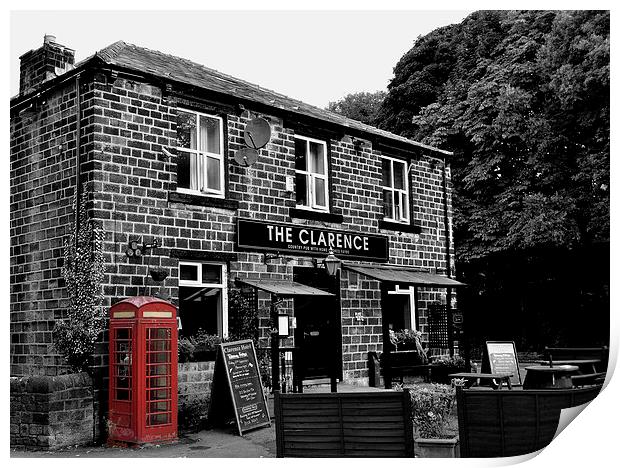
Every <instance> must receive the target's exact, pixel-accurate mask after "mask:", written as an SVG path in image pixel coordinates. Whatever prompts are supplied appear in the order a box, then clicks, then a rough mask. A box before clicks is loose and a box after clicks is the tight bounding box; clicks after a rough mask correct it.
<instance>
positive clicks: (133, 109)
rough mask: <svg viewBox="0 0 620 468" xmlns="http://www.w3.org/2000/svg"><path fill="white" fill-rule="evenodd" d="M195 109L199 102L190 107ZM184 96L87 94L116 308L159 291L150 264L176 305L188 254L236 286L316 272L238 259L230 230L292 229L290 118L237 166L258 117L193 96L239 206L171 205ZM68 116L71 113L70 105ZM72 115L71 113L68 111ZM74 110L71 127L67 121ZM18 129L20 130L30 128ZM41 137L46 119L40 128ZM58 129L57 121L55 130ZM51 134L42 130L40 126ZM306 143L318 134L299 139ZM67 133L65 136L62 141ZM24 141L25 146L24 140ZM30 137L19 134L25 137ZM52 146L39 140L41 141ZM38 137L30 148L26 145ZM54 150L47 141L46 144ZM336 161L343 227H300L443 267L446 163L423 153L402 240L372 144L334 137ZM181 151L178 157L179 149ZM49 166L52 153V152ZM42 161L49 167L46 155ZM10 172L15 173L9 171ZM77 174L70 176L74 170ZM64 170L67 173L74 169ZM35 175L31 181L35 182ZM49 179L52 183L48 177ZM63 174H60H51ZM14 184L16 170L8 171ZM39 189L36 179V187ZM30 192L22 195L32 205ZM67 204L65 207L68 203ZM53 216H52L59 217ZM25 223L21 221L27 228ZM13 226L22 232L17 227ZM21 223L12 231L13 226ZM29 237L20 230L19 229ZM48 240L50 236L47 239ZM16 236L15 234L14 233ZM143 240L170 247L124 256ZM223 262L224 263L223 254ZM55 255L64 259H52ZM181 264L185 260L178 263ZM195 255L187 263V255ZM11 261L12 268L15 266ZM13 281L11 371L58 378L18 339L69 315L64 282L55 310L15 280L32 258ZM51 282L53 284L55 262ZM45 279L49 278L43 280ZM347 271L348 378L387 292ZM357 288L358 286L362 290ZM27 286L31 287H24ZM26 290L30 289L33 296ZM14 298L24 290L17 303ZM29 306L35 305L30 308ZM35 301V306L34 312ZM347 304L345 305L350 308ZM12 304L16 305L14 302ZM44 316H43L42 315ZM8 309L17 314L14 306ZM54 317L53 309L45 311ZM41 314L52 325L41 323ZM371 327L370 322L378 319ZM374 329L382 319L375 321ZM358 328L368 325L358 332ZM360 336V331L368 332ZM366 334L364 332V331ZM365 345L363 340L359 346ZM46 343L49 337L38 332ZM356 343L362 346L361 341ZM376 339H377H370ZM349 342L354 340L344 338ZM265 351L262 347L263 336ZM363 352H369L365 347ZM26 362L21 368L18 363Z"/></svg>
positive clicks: (126, 86)
mask: <svg viewBox="0 0 620 468" xmlns="http://www.w3.org/2000/svg"><path fill="white" fill-rule="evenodd" d="M190 101H192V100H191V99H190ZM188 105H190V104H188V102H187V99H185V98H180V97H175V96H174V95H168V94H166V95H164V94H163V93H162V90H161V88H160V87H158V86H155V85H152V84H149V83H140V82H138V81H130V80H126V79H121V78H118V79H116V80H115V81H114V83H113V84H109V83H107V80H106V79H105V78H104V77H102V76H95V79H94V81H93V83H89V87H88V90H87V91H86V92H85V94H84V122H83V123H84V129H85V135H84V140H83V143H84V150H83V153H84V155H85V162H84V163H83V165H82V168H83V172H84V177H85V180H86V181H87V182H88V190H89V191H90V192H91V194H92V207H93V209H92V215H93V217H94V218H95V219H97V220H99V221H101V222H102V225H103V228H104V231H105V234H106V238H105V242H104V249H105V255H106V263H107V265H106V279H105V286H104V289H105V295H106V305H108V306H109V305H111V304H112V303H114V302H115V301H116V300H118V299H120V298H123V297H126V296H133V295H138V294H147V295H148V294H153V293H154V292H155V291H157V289H158V286H155V285H153V283H152V282H151V280H150V279H149V277H148V270H149V268H154V267H162V268H165V269H167V270H168V271H169V278H168V279H167V280H166V288H167V292H168V293H169V294H170V296H171V297H172V298H176V297H178V279H177V278H178V261H179V257H180V256H181V257H182V256H183V255H185V256H187V255H190V256H191V255H193V256H194V259H206V260H214V259H217V258H220V259H222V261H225V262H227V263H228V266H229V281H230V285H231V286H232V283H233V281H234V278H235V277H237V276H240V277H250V278H286V279H292V277H293V268H294V267H296V266H306V267H311V266H312V262H311V260H310V259H309V258H307V257H297V256H293V255H287V256H286V257H287V258H281V259H276V260H272V261H270V262H269V263H268V264H265V263H264V262H263V254H261V253H258V252H236V251H235V231H236V227H235V223H236V219H237V217H243V218H253V219H259V220H271V221H283V222H290V221H291V218H290V211H289V210H290V209H291V208H293V207H294V205H295V195H294V193H293V192H287V191H286V178H287V176H289V177H294V175H295V169H294V135H295V130H294V128H292V127H291V125H289V123H288V122H287V121H283V120H282V119H281V118H279V117H277V116H269V115H267V116H265V117H266V118H268V119H269V120H270V121H271V125H272V138H271V141H270V142H269V143H268V144H267V146H266V147H265V148H263V149H261V150H260V151H259V154H260V156H259V160H258V161H257V163H256V164H254V165H253V166H252V167H249V168H244V167H241V166H239V165H237V164H236V163H235V162H234V161H233V156H234V154H235V152H236V150H238V149H239V148H240V147H242V146H243V139H242V130H243V128H244V127H245V124H246V123H247V122H248V120H249V119H250V118H251V117H253V116H254V115H256V113H255V112H252V113H250V111H247V110H246V111H244V112H242V113H237V112H235V111H232V110H231V107H230V106H229V107H226V106H221V107H218V106H217V105H213V104H209V103H203V102H202V101H200V100H198V99H196V100H193V104H191V105H192V107H193V108H195V109H196V110H199V111H202V112H206V113H218V114H220V115H223V116H224V117H225V122H226V133H227V136H228V146H227V153H226V159H227V171H228V195H227V199H228V200H231V201H232V202H233V203H236V204H237V205H238V206H233V205H231V204H224V205H222V204H219V205H218V204H217V203H216V204H215V205H209V204H208V203H207V204H204V203H196V202H195V200H194V199H192V198H191V197H178V196H177V197H174V196H171V194H174V193H175V191H176V157H175V156H172V157H168V156H167V155H166V153H165V152H164V151H163V148H173V147H174V146H176V112H177V108H178V107H187V106H188ZM66 108H67V109H69V107H66ZM67 112H68V111H67ZM71 115H73V114H70V113H68V115H67V116H66V119H65V120H62V122H64V123H65V124H66V123H67V122H71ZM19 121H20V120H19V119H17V121H16V122H17V123H14V124H12V125H15V127H12V130H15V131H16V132H14V133H16V134H18V135H21V134H23V133H24V132H25V130H24V129H22V128H18V126H19V125H22V126H23V124H20V123H19ZM32 125H35V126H39V127H41V128H42V129H47V128H48V127H44V126H43V121H39V122H38V123H33V124H32ZM58 125H60V123H58ZM42 131H45V130H42ZM300 134H302V135H304V136H318V137H320V135H313V134H312V132H300ZM61 135H68V136H65V138H69V140H68V141H69V142H70V141H72V140H71V139H70V135H71V133H70V132H64V133H61ZM37 137H38V135H37V136H36V137H35V136H32V137H30V140H29V143H28V144H26V145H24V143H23V142H22V141H21V140H20V142H19V143H17V141H15V145H12V146H15V147H16V148H18V149H14V150H13V152H12V154H13V153H15V154H19V157H18V158H17V159H19V160H20V161H22V160H28V159H29V158H34V157H36V154H37V151H38V150H37V149H36V144H37V143H35V141H34V139H36V138H37ZM17 138H20V137H19V136H18V137H17ZM21 138H23V137H21ZM50 138H52V137H51V136H49V135H47V134H45V133H44V134H43V140H45V141H47V140H48V139H50ZM31 140H32V141H31ZM44 144H47V143H44ZM329 147H330V156H331V192H330V198H331V201H332V209H333V211H334V212H337V213H340V214H342V216H343V222H342V223H326V222H322V221H321V222H318V221H310V220H305V219H299V218H293V219H292V222H295V223H297V224H306V225H316V226H323V227H329V228H334V229H342V230H351V231H358V232H368V233H377V234H383V235H387V236H389V242H390V262H391V263H393V264H398V265H407V266H412V267H420V268H430V269H439V270H444V269H445V266H446V265H445V253H444V249H445V238H444V236H445V232H444V226H443V205H442V198H441V197H442V195H441V193H442V192H441V188H442V187H441V166H442V165H441V164H440V163H439V164H437V163H435V162H433V160H431V159H428V158H426V157H423V156H417V157H414V158H413V160H412V164H413V167H412V170H411V173H410V180H409V182H410V190H411V192H412V194H413V197H412V198H413V203H412V206H411V215H412V217H413V219H414V220H415V222H416V223H417V224H418V225H419V226H420V227H421V232H420V233H419V234H412V233H402V232H395V231H388V230H380V229H379V228H378V226H379V221H380V220H381V218H382V208H381V190H380V188H379V187H380V184H381V163H380V159H379V156H380V155H381V153H380V152H379V151H377V150H375V149H373V148H372V145H371V146H367V147H364V148H361V149H360V148H356V147H355V146H354V145H353V143H352V140H351V138H350V137H347V136H345V137H342V138H339V139H331V140H330V145H329ZM172 152H173V153H174V150H172ZM68 153H69V152H65V153H63V157H64V158H65V159H66V162H65V164H66V165H67V166H68V168H70V167H71V161H72V158H71V157H69V154H68ZM46 158H47V156H46ZM46 160H47V159H46ZM12 171H13V169H12ZM69 172H70V171H69ZM69 172H66V171H65V173H67V174H68V173H69ZM38 177H41V176H34V175H33V176H31V179H32V180H36V181H38V180H39V179H38ZM47 177H53V176H52V175H48V176H47ZM56 177H59V176H56ZM12 179H13V172H12ZM32 183H34V182H32ZM27 190H28V189H27V188H26V187H25V186H24V188H23V189H22V190H21V192H20V191H18V192H19V193H21V194H22V195H21V196H22V197H26V192H27ZM66 195H67V196H66V197H65V198H66V199H63V200H60V199H58V200H56V202H57V203H54V204H53V206H54V210H64V211H62V212H63V213H64V214H65V221H69V220H70V216H69V215H68V213H67V210H68V206H69V205H68V203H69V200H70V195H71V193H70V192H67V194H66ZM62 203H64V205H63V204H62ZM14 207H15V209H16V213H17V214H14V213H12V217H13V216H17V217H20V218H23V217H25V216H26V214H21V212H20V208H19V207H18V206H17V205H15V202H14V201H13V200H12V211H13V208H14ZM54 213H56V211H54ZM19 225H20V226H21V225H25V224H24V223H23V221H20V224H19ZM14 226H15V227H14ZM17 226H18V224H17V223H14V224H12V229H17ZM28 229H29V230H30V233H29V235H30V236H39V235H40V234H38V232H39V231H40V228H39V226H38V225H33V226H31V227H30V228H28ZM64 229H65V231H62V232H60V231H59V232H58V233H57V234H54V236H53V239H54V242H55V244H54V245H55V249H56V250H55V253H56V254H59V255H60V256H61V249H60V248H59V246H60V245H61V240H62V235H63V234H64V232H66V228H64ZM22 230H23V228H22ZM44 232H45V231H44ZM13 234H15V235H19V234H18V232H17V231H12V238H14V236H13ZM130 237H131V238H137V239H138V240H141V241H144V242H151V241H152V240H154V239H159V240H161V241H163V246H162V248H160V249H156V250H154V251H153V252H152V254H151V255H148V256H144V257H138V258H135V257H134V258H127V257H126V255H125V253H124V252H125V247H126V245H127V242H128V240H129V239H130ZM21 244H28V247H27V248H30V246H31V241H29V242H26V241H25V240H23V241H22V240H18V241H16V244H15V245H21ZM218 256H219V257H218ZM57 258H58V256H57ZM183 258H186V257H183ZM190 258H191V257H190ZM12 261H13V260H12ZM12 268H13V270H12V272H14V273H12V275H14V276H13V277H12V283H13V282H14V281H13V280H19V281H16V282H15V284H17V286H16V289H15V290H14V292H13V296H12V303H15V304H16V306H15V312H19V313H21V314H22V315H16V314H15V313H13V312H12V341H13V342H14V343H15V345H20V346H21V347H20V348H18V347H16V346H14V347H13V348H12V356H14V358H13V360H14V362H15V365H14V367H13V368H12V372H14V373H16V375H19V373H20V372H21V373H24V372H28V371H26V370H25V369H26V367H28V368H32V369H35V368H37V369H38V367H36V365H35V364H36V362H38V361H41V360H43V359H47V360H48V361H49V367H48V368H47V369H48V370H47V371H46V372H54V370H53V368H54V366H58V365H59V364H60V363H59V362H58V360H57V359H56V358H53V357H48V356H50V349H49V345H47V346H45V347H40V348H35V347H34V346H28V347H25V346H22V340H23V341H24V342H25V341H26V340H33V339H36V338H32V336H33V335H34V336H35V337H36V331H38V330H35V328H34V327H39V326H42V327H43V325H35V324H36V323H37V322H38V321H44V322H45V325H44V327H47V329H46V330H47V331H49V327H51V326H53V320H54V319H55V318H58V316H60V315H61V314H62V311H61V310H60V309H61V307H60V302H58V301H59V299H60V298H62V294H63V291H62V284H60V283H59V282H58V280H57V279H56V283H55V284H49V285H47V286H48V287H49V292H47V293H46V294H47V295H48V296H49V295H52V296H58V299H56V300H57V302H56V304H54V305H55V307H56V308H54V307H51V305H46V302H45V299H44V297H43V296H42V295H36V294H34V293H31V294H30V295H29V296H26V295H25V291H24V290H28V291H29V290H30V289H32V288H37V289H40V288H41V286H42V284H43V283H42V281H41V279H39V278H38V277H36V276H30V277H28V278H27V279H26V277H17V276H15V275H17V274H18V273H19V274H21V273H26V272H28V273H31V274H33V275H36V274H38V272H39V271H41V266H40V265H38V264H37V263H36V261H35V260H34V259H32V258H27V259H24V258H22V260H21V263H20V265H19V266H18V265H17V263H16V264H15V267H13V266H12ZM55 268H56V270H55V271H54V273H53V275H56V276H55V278H57V277H58V274H59V266H58V262H57V261H56V263H55ZM43 274H45V273H43ZM348 278H349V277H348V274H345V273H343V276H342V281H341V286H342V298H341V299H342V310H341V313H342V327H343V360H344V362H345V374H347V376H346V378H348V379H354V380H355V379H363V378H364V377H365V366H366V364H365V360H366V357H365V356H364V355H363V354H364V353H365V352H366V350H370V349H372V348H373V347H375V348H376V349H377V350H380V347H381V340H382V339H381V332H380V329H381V326H382V324H381V317H380V294H379V293H378V287H377V285H378V283H376V282H373V281H368V280H367V279H366V278H364V279H361V280H360V279H358V280H356V282H354V285H353V286H352V285H349V284H348ZM360 281H361V283H360ZM26 283H27V284H26ZM29 292H30V291H29ZM18 293H19V294H21V295H19V296H18ZM428 294H430V296H429V297H430V299H429V300H435V299H436V298H438V296H439V295H441V294H442V292H433V291H430V292H429V293H428ZM26 298H27V299H28V300H29V304H28V305H26V303H25V301H26ZM290 302H291V301H288V302H287V303H286V304H284V307H283V310H286V311H287V312H290V310H291V308H292V305H291V303H290ZM30 304H34V307H36V308H37V309H36V310H32V307H31V306H30ZM345 304H346V305H345ZM267 305H268V296H266V295H262V296H261V299H260V300H259V307H260V308H266V306H267ZM12 307H13V305H12ZM424 307H425V306H424V303H422V306H421V310H419V311H418V315H419V317H420V324H421V325H422V328H424V326H425V321H424V319H423V316H424ZM42 308H43V310H41V309H42ZM12 310H13V309H12ZM47 311H50V312H47ZM356 312H363V313H364V314H365V316H367V318H366V319H365V320H366V323H365V324H364V325H362V324H361V323H357V322H353V320H354V317H355V313H356ZM43 317H45V319H43ZM371 322H372V323H371ZM375 322H376V323H375ZM260 324H261V336H263V337H264V338H266V337H267V324H268V311H266V310H265V311H264V312H263V313H262V316H261V319H260ZM362 327H363V328H362ZM360 331H361V332H362V333H363V334H361V333H360ZM367 332H368V333H369V334H368V335H366V333H367ZM362 336H368V338H363V339H364V340H367V339H368V340H370V341H369V342H368V343H365V342H362V341H361V340H362ZM41 337H45V339H49V335H41ZM358 339H359V340H360V342H357V340H358ZM375 339H377V340H378V341H377V342H376V343H375V342H374V341H372V340H375ZM349 340H350V341H349ZM263 342H264V343H263V344H265V343H266V340H263ZM366 347H368V348H367V349H366ZM19 362H21V363H22V366H23V368H19V366H17V363H19ZM96 365H97V366H99V367H100V368H101V369H102V371H103V372H104V373H105V369H106V366H107V352H106V348H105V345H102V347H101V353H100V354H99V356H98V357H97V359H96Z"/></svg>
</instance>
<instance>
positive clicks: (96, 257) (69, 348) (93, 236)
mask: <svg viewBox="0 0 620 468" xmlns="http://www.w3.org/2000/svg"><path fill="white" fill-rule="evenodd" d="M86 203H87V194H86V191H85V190H84V191H82V195H81V196H80V197H79V203H78V200H77V196H76V198H75V199H74V201H73V210H74V212H77V213H78V215H77V217H76V221H77V229H76V226H75V222H76V221H74V225H73V229H72V230H71V234H70V235H69V237H68V238H67V239H66V240H65V245H64V263H63V266H62V275H63V277H64V280H65V287H66V289H67V293H68V297H69V306H68V309H67V317H66V319H65V320H63V321H59V322H58V323H57V324H56V326H55V328H54V333H53V336H54V348H55V349H56V350H57V351H58V352H59V353H60V354H62V355H63V356H64V357H65V359H66V360H67V363H68V364H69V366H71V368H72V370H74V371H76V372H83V371H88V366H89V362H90V359H91V357H92V355H93V353H94V350H95V343H96V341H97V338H98V336H99V334H100V333H101V332H102V331H103V330H104V329H105V327H106V312H105V309H104V307H103V286H102V284H103V280H104V275H105V263H104V257H103V239H104V232H103V230H102V229H101V227H100V226H98V225H96V223H94V222H93V221H92V220H90V219H89V217H88V212H87V210H86Z"/></svg>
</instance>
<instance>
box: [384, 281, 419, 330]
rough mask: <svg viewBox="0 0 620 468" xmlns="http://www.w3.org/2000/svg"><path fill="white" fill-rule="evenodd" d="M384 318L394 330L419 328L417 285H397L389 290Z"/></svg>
mask: <svg viewBox="0 0 620 468" xmlns="http://www.w3.org/2000/svg"><path fill="white" fill-rule="evenodd" d="M384 320H387V324H388V328H389V329H390V330H393V331H400V330H412V329H415V330H417V329H418V326H417V320H416V308H415V287H414V286H400V285H398V284H397V285H395V287H394V289H392V290H391V291H388V297H387V304H386V307H384Z"/></svg>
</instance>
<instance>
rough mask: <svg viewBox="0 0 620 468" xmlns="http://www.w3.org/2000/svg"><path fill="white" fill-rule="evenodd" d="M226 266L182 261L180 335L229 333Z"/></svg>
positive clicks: (180, 276) (222, 334)
mask: <svg viewBox="0 0 620 468" xmlns="http://www.w3.org/2000/svg"><path fill="white" fill-rule="evenodd" d="M226 276H227V275H226V265H223V264H216V263H195V262H179V317H180V321H181V327H180V329H179V334H180V336H184V337H189V336H193V335H195V334H196V333H197V332H198V330H204V331H205V332H206V333H208V334H210V335H219V336H222V337H225V336H227V335H228V309H227V303H228V297H227V288H226Z"/></svg>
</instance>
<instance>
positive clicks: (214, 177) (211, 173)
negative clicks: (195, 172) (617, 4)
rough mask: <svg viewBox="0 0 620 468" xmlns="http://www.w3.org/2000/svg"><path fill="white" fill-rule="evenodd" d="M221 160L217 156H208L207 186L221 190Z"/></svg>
mask: <svg viewBox="0 0 620 468" xmlns="http://www.w3.org/2000/svg"><path fill="white" fill-rule="evenodd" d="M220 187H221V186H220V161H219V160H218V159H216V158H210V157H209V158H207V188H208V189H210V190H220Z"/></svg>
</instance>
